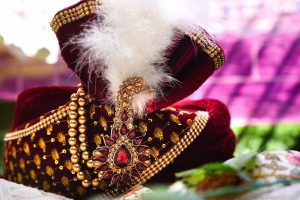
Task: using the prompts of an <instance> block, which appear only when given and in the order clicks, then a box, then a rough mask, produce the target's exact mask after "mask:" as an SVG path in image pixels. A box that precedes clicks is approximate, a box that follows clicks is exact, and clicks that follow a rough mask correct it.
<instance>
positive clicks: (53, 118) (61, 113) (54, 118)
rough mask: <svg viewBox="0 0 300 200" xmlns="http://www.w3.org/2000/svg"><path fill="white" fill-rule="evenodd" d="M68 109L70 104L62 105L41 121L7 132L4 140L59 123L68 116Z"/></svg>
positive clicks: (32, 132)
mask: <svg viewBox="0 0 300 200" xmlns="http://www.w3.org/2000/svg"><path fill="white" fill-rule="evenodd" d="M68 110H69V108H68V105H64V106H60V107H59V108H58V109H57V111H55V112H54V113H53V114H51V115H49V116H48V117H46V118H44V119H40V121H39V122H37V123H35V124H32V125H30V126H29V127H27V128H26V127H25V128H24V129H22V130H19V131H15V132H10V133H6V134H5V136H4V142H6V141H10V140H16V139H19V138H23V137H26V136H29V135H31V134H34V133H35V132H37V131H40V130H42V129H45V128H46V127H48V126H50V125H53V124H55V123H57V122H58V121H59V120H61V119H63V118H66V117H67V112H68ZM41 117H42V116H41ZM41 117H40V118H41Z"/></svg>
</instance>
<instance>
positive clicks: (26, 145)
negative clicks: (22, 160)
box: [23, 143, 30, 156]
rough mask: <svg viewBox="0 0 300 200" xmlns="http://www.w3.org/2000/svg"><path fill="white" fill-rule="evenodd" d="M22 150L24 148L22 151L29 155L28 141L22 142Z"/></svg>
mask: <svg viewBox="0 0 300 200" xmlns="http://www.w3.org/2000/svg"><path fill="white" fill-rule="evenodd" d="M23 150H24V152H25V153H26V155H27V156H29V155H30V148H29V144H28V143H24V145H23Z"/></svg>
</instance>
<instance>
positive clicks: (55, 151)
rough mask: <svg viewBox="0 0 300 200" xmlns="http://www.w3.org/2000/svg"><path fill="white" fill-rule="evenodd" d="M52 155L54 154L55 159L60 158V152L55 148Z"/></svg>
mask: <svg viewBox="0 0 300 200" xmlns="http://www.w3.org/2000/svg"><path fill="white" fill-rule="evenodd" d="M51 156H52V158H53V160H58V159H59V154H58V152H57V150H56V149H53V150H52V151H51Z"/></svg>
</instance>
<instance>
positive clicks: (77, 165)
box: [73, 164, 81, 172]
mask: <svg viewBox="0 0 300 200" xmlns="http://www.w3.org/2000/svg"><path fill="white" fill-rule="evenodd" d="M80 169H81V167H80V165H79V164H74V165H73V171H74V172H80Z"/></svg>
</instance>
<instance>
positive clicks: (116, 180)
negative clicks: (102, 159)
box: [111, 175, 121, 185]
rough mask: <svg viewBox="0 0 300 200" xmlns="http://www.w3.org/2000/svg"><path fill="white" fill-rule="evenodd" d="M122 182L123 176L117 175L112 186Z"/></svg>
mask: <svg viewBox="0 0 300 200" xmlns="http://www.w3.org/2000/svg"><path fill="white" fill-rule="evenodd" d="M120 180H121V175H115V176H114V177H113V179H112V181H111V185H115V184H116V183H118V182H119V181H120Z"/></svg>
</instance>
